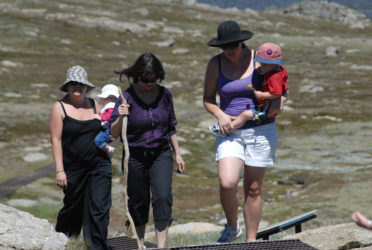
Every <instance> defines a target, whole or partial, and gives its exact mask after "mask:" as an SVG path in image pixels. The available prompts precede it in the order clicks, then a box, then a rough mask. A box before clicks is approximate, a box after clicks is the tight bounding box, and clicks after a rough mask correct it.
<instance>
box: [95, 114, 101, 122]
mask: <svg viewBox="0 0 372 250" xmlns="http://www.w3.org/2000/svg"><path fill="white" fill-rule="evenodd" d="M93 119H97V120H100V121H102V118H101V116H100V115H99V114H94V118H93Z"/></svg>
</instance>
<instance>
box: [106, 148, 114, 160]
mask: <svg viewBox="0 0 372 250" xmlns="http://www.w3.org/2000/svg"><path fill="white" fill-rule="evenodd" d="M114 152H115V148H114V147H111V146H108V147H107V151H106V154H107V155H108V157H109V158H110V159H112V156H114Z"/></svg>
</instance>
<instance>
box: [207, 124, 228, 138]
mask: <svg viewBox="0 0 372 250" xmlns="http://www.w3.org/2000/svg"><path fill="white" fill-rule="evenodd" d="M209 131H211V133H212V134H214V135H215V136H219V137H225V135H224V134H220V126H218V125H210V126H209Z"/></svg>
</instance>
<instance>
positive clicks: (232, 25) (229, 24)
mask: <svg viewBox="0 0 372 250" xmlns="http://www.w3.org/2000/svg"><path fill="white" fill-rule="evenodd" d="M252 36H253V33H252V32H250V31H249V30H241V29H240V26H239V24H238V23H237V22H235V21H232V20H229V21H225V22H223V23H221V24H220V25H218V28H217V37H215V38H212V39H211V40H210V41H209V42H208V46H211V47H220V46H222V45H225V44H229V43H233V42H242V41H245V40H248V39H250V38H251V37H252Z"/></svg>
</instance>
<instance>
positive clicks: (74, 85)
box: [69, 82, 85, 88]
mask: <svg viewBox="0 0 372 250" xmlns="http://www.w3.org/2000/svg"><path fill="white" fill-rule="evenodd" d="M69 85H71V86H72V87H80V88H82V87H84V86H85V84H82V83H80V82H69Z"/></svg>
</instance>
